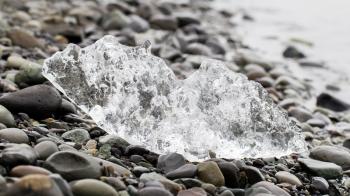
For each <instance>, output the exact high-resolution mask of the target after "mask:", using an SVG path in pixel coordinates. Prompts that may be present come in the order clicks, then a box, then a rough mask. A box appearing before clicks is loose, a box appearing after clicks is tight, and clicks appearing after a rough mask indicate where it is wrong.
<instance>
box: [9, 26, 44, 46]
mask: <svg viewBox="0 0 350 196" xmlns="http://www.w3.org/2000/svg"><path fill="white" fill-rule="evenodd" d="M8 37H9V38H10V39H11V40H12V43H13V44H15V45H18V46H21V47H23V48H35V47H38V48H43V44H42V43H41V42H40V41H39V40H38V39H37V38H36V37H34V36H33V35H31V34H30V33H28V32H27V31H25V30H23V29H19V28H14V29H11V30H10V31H9V32H8Z"/></svg>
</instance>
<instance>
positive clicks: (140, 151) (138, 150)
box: [125, 145, 149, 156]
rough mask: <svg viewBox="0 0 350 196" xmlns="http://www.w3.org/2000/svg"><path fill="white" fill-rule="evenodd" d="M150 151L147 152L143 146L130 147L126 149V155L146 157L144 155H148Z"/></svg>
mask: <svg viewBox="0 0 350 196" xmlns="http://www.w3.org/2000/svg"><path fill="white" fill-rule="evenodd" d="M148 153H149V150H147V149H146V148H144V147H142V146H138V145H129V146H128V147H127V148H126V149H125V154H126V155H133V154H137V155H141V156H142V155H144V154H148Z"/></svg>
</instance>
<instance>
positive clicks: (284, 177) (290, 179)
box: [275, 171, 302, 186]
mask: <svg viewBox="0 0 350 196" xmlns="http://www.w3.org/2000/svg"><path fill="white" fill-rule="evenodd" d="M275 177H276V178H277V180H278V182H280V183H283V182H285V183H288V184H291V185H296V186H301V185H302V183H301V181H300V180H299V178H298V177H296V176H295V175H293V174H291V173H289V172H286V171H279V172H277V173H276V174H275Z"/></svg>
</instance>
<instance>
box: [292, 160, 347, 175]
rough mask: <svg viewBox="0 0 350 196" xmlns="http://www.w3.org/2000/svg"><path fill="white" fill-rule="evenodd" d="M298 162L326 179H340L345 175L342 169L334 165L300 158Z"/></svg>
mask: <svg viewBox="0 0 350 196" xmlns="http://www.w3.org/2000/svg"><path fill="white" fill-rule="evenodd" d="M298 161H299V163H300V164H301V165H302V166H303V167H305V168H306V169H308V170H310V171H311V172H312V173H314V174H316V175H317V176H321V177H324V178H326V179H332V178H338V177H340V176H341V175H342V173H343V170H342V168H341V167H340V166H339V165H336V164H334V163H330V162H323V161H318V160H314V159H304V158H299V159H298Z"/></svg>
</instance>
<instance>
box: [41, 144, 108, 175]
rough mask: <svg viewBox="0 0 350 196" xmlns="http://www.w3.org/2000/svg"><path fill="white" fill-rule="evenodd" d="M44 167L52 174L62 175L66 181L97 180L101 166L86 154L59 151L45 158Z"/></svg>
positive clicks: (100, 173) (100, 172)
mask: <svg viewBox="0 0 350 196" xmlns="http://www.w3.org/2000/svg"><path fill="white" fill-rule="evenodd" d="M44 166H45V167H46V168H47V169H49V170H50V171H52V172H54V173H58V174H60V175H62V177H63V178H65V179H66V180H68V181H71V180H78V179H84V178H99V177H100V176H101V175H102V171H101V170H102V167H101V165H100V164H99V163H98V162H97V161H96V160H95V159H93V158H92V157H89V156H88V155H86V154H83V153H79V152H73V151H61V152H56V153H54V154H52V155H51V156H50V157H48V158H47V160H46V162H45V164H44Z"/></svg>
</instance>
